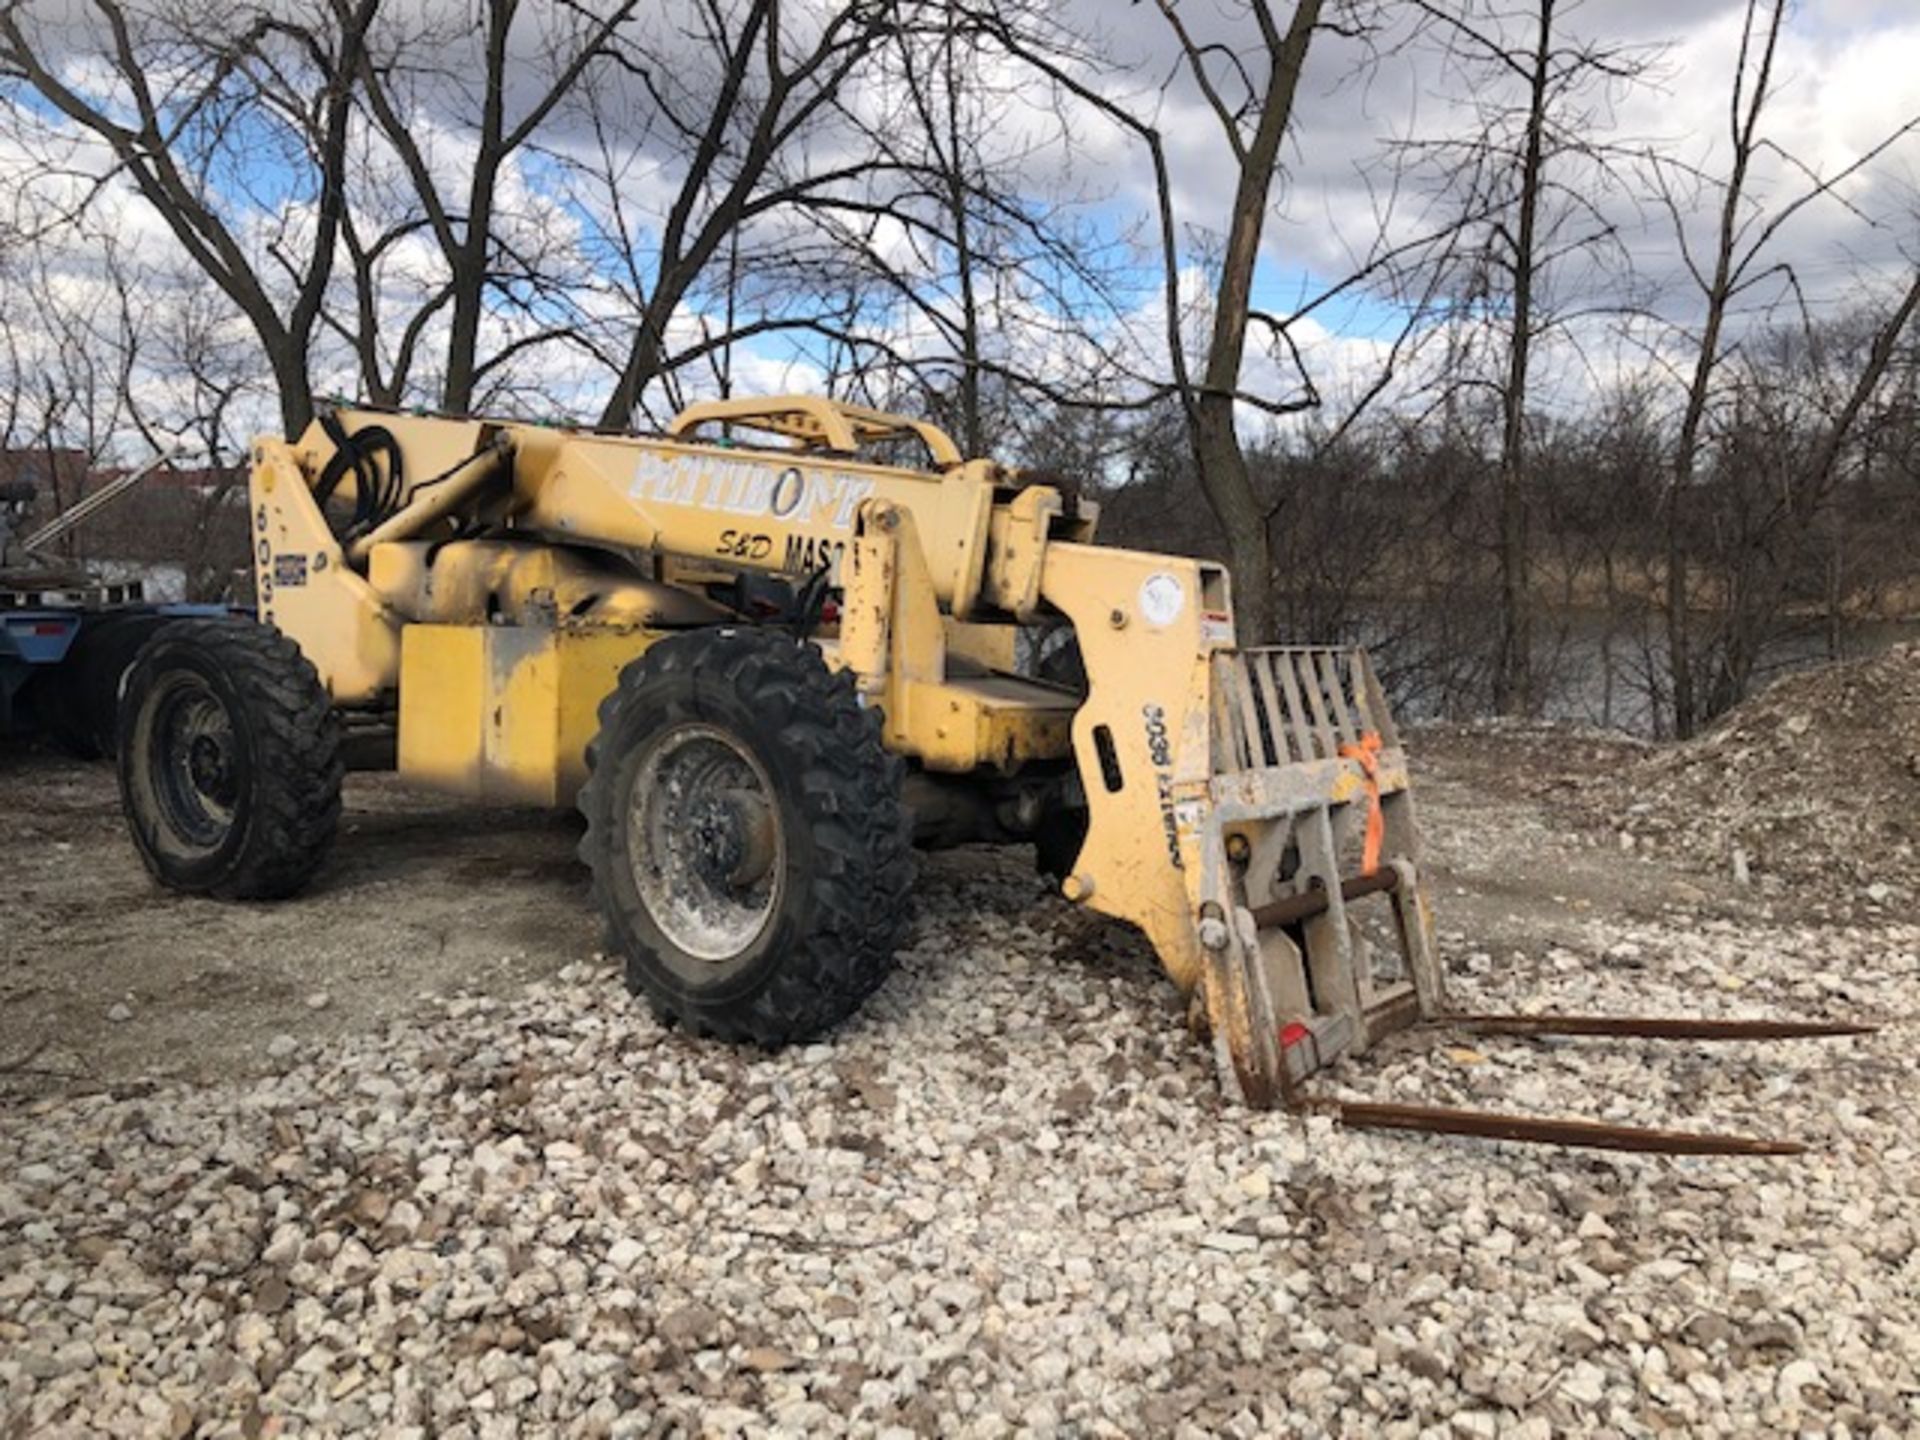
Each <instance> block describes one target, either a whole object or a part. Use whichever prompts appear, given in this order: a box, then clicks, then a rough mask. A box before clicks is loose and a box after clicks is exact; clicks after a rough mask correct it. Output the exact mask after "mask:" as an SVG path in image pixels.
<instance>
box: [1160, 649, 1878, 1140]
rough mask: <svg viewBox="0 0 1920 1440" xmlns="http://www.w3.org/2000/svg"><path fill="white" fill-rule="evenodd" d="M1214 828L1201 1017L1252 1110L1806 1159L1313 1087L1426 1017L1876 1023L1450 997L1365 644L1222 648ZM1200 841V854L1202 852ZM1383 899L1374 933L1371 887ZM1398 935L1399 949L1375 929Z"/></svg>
mask: <svg viewBox="0 0 1920 1440" xmlns="http://www.w3.org/2000/svg"><path fill="white" fill-rule="evenodd" d="M1213 666H1214V672H1213V676H1212V680H1213V685H1212V708H1213V714H1212V743H1213V752H1214V761H1213V775H1212V781H1211V784H1210V802H1211V805H1210V808H1211V811H1212V815H1211V823H1208V824H1203V825H1200V826H1198V827H1196V829H1197V831H1198V833H1197V835H1195V837H1194V838H1195V839H1197V841H1198V844H1197V846H1196V847H1195V849H1196V850H1197V852H1198V853H1197V856H1195V858H1197V859H1198V861H1199V863H1198V865H1194V864H1191V863H1189V865H1188V867H1187V878H1188V886H1189V892H1190V897H1191V898H1192V899H1193V901H1194V904H1195V906H1196V910H1197V912H1198V914H1199V916H1200V934H1201V943H1202V946H1203V948H1204V951H1205V964H1204V968H1203V970H1202V973H1201V984H1200V988H1199V990H1198V992H1197V993H1196V995H1195V1010H1196V1016H1195V1018H1196V1021H1197V1022H1198V1023H1200V1024H1202V1025H1203V1026H1204V1027H1205V1028H1206V1029H1207V1030H1208V1031H1210V1033H1211V1036H1212V1042H1213V1047H1214V1053H1215V1058H1216V1061H1217V1063H1218V1066H1219V1069H1220V1073H1221V1080H1222V1083H1223V1085H1224V1086H1225V1087H1226V1089H1227V1090H1228V1091H1229V1092H1230V1093H1233V1094H1236V1095H1237V1096H1238V1097H1239V1098H1241V1099H1243V1100H1244V1101H1246V1102H1247V1103H1248V1104H1250V1105H1254V1106H1257V1107H1260V1108H1270V1107H1273V1106H1276V1105H1284V1106H1286V1107H1287V1108H1289V1109H1292V1110H1299V1111H1308V1112H1313V1113H1320V1114H1330V1115H1333V1116H1334V1117H1336V1118H1337V1119H1338V1120H1339V1121H1340V1122H1341V1123H1343V1124H1347V1125H1353V1126H1357V1127H1361V1128H1368V1129H1386V1130H1418V1131H1426V1132H1429V1133H1439V1134H1448V1135H1471V1136H1480V1137H1484V1138H1488V1139H1498V1140H1519V1141H1528V1142H1533V1143H1539V1144H1549V1145H1570V1146H1582V1147H1590V1148H1600V1149H1609V1150H1639V1151H1654V1152H1659V1153H1663V1154H1675V1155H1792V1154H1798V1153H1800V1152H1801V1151H1803V1150H1804V1149H1805V1147H1804V1146H1803V1145H1800V1144H1798V1143H1796V1142H1794V1141H1789V1140H1771V1139H1753V1138H1748V1137H1745V1136H1737V1135H1718V1134H1701V1133H1694V1132H1690V1131H1678V1130H1657V1129H1646V1128H1640V1127H1634V1126H1624V1125H1610V1124H1603V1123H1599V1122H1595V1121H1589V1120H1575V1119H1561V1118H1553V1117H1540V1116H1516V1115H1502V1114H1493V1113H1488V1112H1483V1111H1476V1110H1456V1109H1447V1108H1442V1107H1433V1106H1418V1105H1397V1104H1371V1103H1360V1102H1355V1101H1345V1100H1337V1099H1333V1098H1330V1097H1319V1096H1314V1095H1312V1094H1310V1093H1309V1092H1308V1089H1307V1081H1308V1080H1309V1079H1310V1077H1312V1076H1313V1075H1314V1073H1315V1072H1317V1071H1319V1070H1321V1069H1323V1068H1325V1067H1326V1066H1328V1065H1330V1064H1332V1063H1333V1062H1334V1061H1335V1060H1337V1059H1339V1058H1340V1057H1341V1056H1343V1055H1348V1054H1355V1055H1358V1054H1363V1053H1365V1052H1366V1051H1367V1050H1368V1049H1369V1048H1371V1047H1372V1046H1373V1045H1374V1044H1376V1043H1377V1042H1378V1041H1380V1040H1381V1039H1382V1038H1384V1037H1385V1036H1387V1035H1389V1034H1392V1033H1394V1032H1396V1031H1399V1030H1404V1029H1408V1028H1410V1027H1412V1026H1413V1025H1415V1024H1420V1023H1426V1024H1431V1025H1437V1026H1444V1027H1448V1028H1452V1029H1458V1030H1465V1031H1469V1032H1472V1033H1476V1034H1482V1035H1517V1036H1526V1037H1547V1036H1607V1037H1616V1038H1634V1039H1655V1040H1705V1041H1724V1040H1781V1039H1795V1038H1807V1037H1824V1036H1838V1035H1861V1034H1867V1033H1870V1032H1871V1030H1872V1029H1873V1027H1872V1026H1869V1025H1850V1024H1830V1023H1825V1022H1817V1021H1796V1020H1710V1019H1692V1018H1663V1017H1647V1016H1599V1015H1469V1014H1458V1013H1454V1012H1452V1011H1450V1010H1449V1009H1448V1007H1447V1005H1446V999H1445V992H1444V984H1443V980H1442V975H1441V971H1440V967H1439V965H1438V963H1437V962H1436V960H1435V957H1434V948H1433V918H1432V912H1431V910H1430V908H1429V906H1428V903H1427V896H1426V891H1425V889H1424V887H1423V885H1422V881H1421V872H1420V866H1419V832H1418V828H1417V826H1416V824H1415V821H1414V813H1413V797H1412V794H1411V792H1410V789H1409V785H1408V777H1407V762H1406V754H1405V752H1404V750H1403V749H1402V748H1401V744H1400V738H1399V735H1398V733H1397V731H1396V730H1395V728H1394V724H1393V717H1392V716H1391V714H1389V712H1388V709H1387V705H1386V699H1385V696H1384V694H1383V693H1382V691H1381V689H1380V684H1379V681H1378V679H1377V678H1376V677H1375V675H1374V672H1373V667H1372V665H1371V664H1370V662H1369V661H1368V659H1367V657H1366V655H1365V653H1364V652H1362V651H1358V650H1350V651H1343V650H1332V649H1318V648H1293V647H1288V648H1275V649H1260V650H1242V651H1222V652H1218V653H1216V655H1215V657H1214V660H1213ZM1189 853H1190V854H1192V853H1193V852H1192V851H1190V852H1189ZM1370 897H1382V898H1384V900H1385V903H1386V906H1387V910H1388V915H1387V917H1386V918H1387V920H1388V922H1389V923H1388V924H1387V925H1386V926H1384V927H1375V930H1374V932H1373V934H1372V935H1370V934H1369V931H1368V929H1367V928H1366V927H1364V926H1363V925H1362V924H1361V923H1359V922H1360V920H1361V919H1362V917H1363V912H1362V911H1361V910H1360V909H1359V906H1358V904H1357V902H1362V901H1366V900H1368V899H1369V898H1370ZM1383 931H1384V933H1385V934H1387V935H1388V936H1389V937H1390V939H1391V945H1390V946H1389V945H1384V944H1380V943H1376V940H1375V938H1374V935H1379V934H1381V933H1382V932H1383Z"/></svg>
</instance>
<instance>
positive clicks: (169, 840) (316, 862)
mask: <svg viewBox="0 0 1920 1440" xmlns="http://www.w3.org/2000/svg"><path fill="white" fill-rule="evenodd" d="M183 693H184V694H189V695H191V696H192V697H193V698H194V700H195V702H196V703H199V704H202V705H203V707H208V708H213V709H217V712H218V713H219V714H221V715H223V716H224V718H225V722H226V725H227V727H228V735H229V743H228V748H227V749H226V750H225V751H223V759H224V763H223V765H222V767H221V772H222V783H223V785H224V786H227V787H230V793H231V803H230V804H227V805H223V807H222V808H223V809H227V810H229V811H230V815H229V816H226V817H213V818H212V819H211V820H209V822H208V823H207V825H205V826H204V827H202V829H201V832H200V833H198V834H194V833H189V830H188V828H187V827H186V825H185V824H183V822H182V821H181V820H180V818H179V817H180V814H181V811H180V808H179V802H178V801H170V800H169V798H168V796H169V794H170V793H172V792H171V788H170V787H177V786H178V784H179V782H178V780H177V779H170V778H169V777H168V775H167V774H166V772H165V770H164V768H163V767H161V766H160V764H159V762H160V761H161V760H162V759H163V756H162V753H161V752H162V751H163V750H164V749H165V745H164V740H165V735H164V730H163V729H162V733H156V728H157V727H163V726H164V718H163V717H164V715H165V713H166V707H167V706H168V705H169V704H173V703H176V700H177V697H179V696H180V695H182V694H183ZM119 770H120V802H121V807H122V809H123V810H124V812H125V814H126V817H127V826H128V829H129V830H130V831H131V832H132V835H133V843H134V847H135V848H136V849H137V850H138V851H139V852H140V858H141V859H142V860H143V861H145V862H146V866H147V869H148V870H149V871H150V872H151V873H152V875H153V877H154V879H156V880H158V881H159V882H160V883H161V884H162V885H165V886H166V887H168V888H169V889H172V890H184V891H188V892H191V893H194V894H203V895H213V896H217V897H219V898H221V899H224V900H277V899H281V898H283V897H285V896H288V895H291V894H293V893H294V892H295V891H297V890H299V889H300V888H301V887H302V886H304V885H305V884H306V883H307V882H308V881H309V880H311V879H312V878H313V875H314V873H315V872H316V871H317V870H318V869H319V868H320V865H321V862H322V861H323V860H324V859H325V858H326V854H327V851H328V850H329V849H330V848H331V846H332V845H333V837H334V832H335V830H336V829H337V828H338V826H339V821H340V779H341V774H342V766H341V763H340V723H339V720H338V718H337V717H336V716H335V714H334V712H333V706H332V703H331V701H330V700H329V699H328V697H327V692H326V690H325V688H324V687H323V686H322V685H321V683H320V676H319V674H318V672H317V671H315V670H314V668H313V665H312V664H311V663H310V662H309V661H308V660H307V658H306V656H304V655H302V654H301V653H300V648H299V646H297V645H295V644H294V643H293V642H292V641H291V640H289V639H287V637H286V636H284V635H282V634H281V633H280V632H279V631H277V630H274V629H272V628H270V627H268V626H265V625H259V624H255V623H254V622H252V621H248V620H178V621H175V622H174V623H173V624H171V625H168V626H167V627H166V628H164V629H163V630H161V631H159V632H158V633H157V634H156V635H154V637H153V638H152V639H151V640H150V641H148V642H147V644H146V646H145V647H144V648H143V649H142V650H141V651H140V654H139V657H138V658H137V659H136V660H135V661H134V663H133V668H132V669H131V670H129V671H128V672H127V680H126V689H125V692H124V694H123V695H122V698H121V704H120V736H119ZM189 783H196V782H189ZM196 818H197V817H196Z"/></svg>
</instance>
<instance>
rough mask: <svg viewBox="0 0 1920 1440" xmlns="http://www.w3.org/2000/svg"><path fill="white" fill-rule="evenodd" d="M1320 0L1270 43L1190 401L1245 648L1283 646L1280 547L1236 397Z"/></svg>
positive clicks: (1311, 1)
mask: <svg viewBox="0 0 1920 1440" xmlns="http://www.w3.org/2000/svg"><path fill="white" fill-rule="evenodd" d="M1319 18H1320V0H1300V3H1299V4H1298V5H1297V6H1296V7H1295V9H1294V12H1293V20H1292V22H1291V23H1290V24H1289V25H1288V26H1287V31H1286V34H1285V36H1284V37H1281V38H1280V40H1279V43H1278V44H1277V45H1270V49H1269V54H1270V56H1271V62H1272V67H1273V68H1272V69H1271V71H1270V72H1269V73H1268V76H1267V85H1266V91H1265V94H1264V95H1263V96H1262V97H1261V105H1260V123H1259V125H1258V126H1257V127H1255V130H1254V133H1253V138H1252V140H1251V141H1250V142H1249V143H1248V145H1247V147H1246V152H1245V154H1244V155H1242V156H1241V157H1240V175H1239V183H1238V184H1237V185H1236V186H1235V187H1234V196H1233V218H1232V221H1231V223H1230V224H1229V226H1228V230H1227V248H1226V253H1225V254H1224V256H1222V258H1221V263H1220V283H1219V285H1218V287H1217V288H1216V290H1215V292H1214V306H1213V331H1212V334H1211V336H1210V337H1209V343H1208V345H1207V363H1206V370H1205V379H1204V381H1203V382H1202V385H1201V388H1200V391H1199V393H1198V394H1197V395H1195V396H1193V397H1192V399H1191V400H1190V401H1189V404H1188V409H1187V413H1188V422H1187V423H1188V426H1189V428H1190V430H1191V432H1192V434H1191V440H1192V445H1193V459H1194V464H1195V465H1196V466H1197V467H1198V469H1199V472H1200V488H1201V490H1202V491H1203V492H1204V493H1205V494H1206V497H1207V502H1208V504H1210V505H1211V506H1212V507H1213V513H1214V515H1215V516H1216V517H1217V518H1218V519H1219V521H1220V525H1221V528H1222V529H1223V530H1225V531H1226V537H1227V556H1228V560H1229V561H1230V563H1231V564H1232V566H1233V575H1234V581H1235V593H1234V609H1235V611H1236V613H1237V624H1236V626H1235V629H1236V630H1237V632H1238V639H1239V642H1240V643H1241V644H1242V645H1263V644H1267V643H1269V642H1271V641H1272V640H1274V639H1275V638H1276V637H1275V634H1274V604H1273V578H1274V577H1273V543H1272V540H1271V538H1270V537H1269V536H1268V534H1267V520H1266V514H1265V512H1264V510H1263V509H1262V508H1261V505H1260V501H1259V498H1258V497H1257V496H1256V495H1255V494H1254V492H1253V477H1252V475H1251V473H1250V472H1249V471H1248V469H1247V457H1246V453H1245V451H1243V450H1242V449H1241V448H1240V435H1239V432H1238V431H1237V430H1236V429H1235V428H1234V415H1233V410H1234V395H1235V393H1236V392H1237V391H1238V390H1239V388H1240V367H1241V362H1242V361H1243V360H1244V359H1245V357H1246V351H1247V322H1248V318H1249V315H1250V312H1251V309H1252V297H1253V272H1254V267H1255V266H1256V265H1257V264H1258V263H1259V259H1260V232H1261V229H1262V227H1263V225H1264V224H1265V221H1266V216H1267V204H1268V200H1269V195H1270V192H1271V190H1272V188H1273V176H1274V172H1275V170H1276V169H1277V167H1278V165H1279V159H1280V142H1281V141H1282V140H1283V139H1284V138H1285V137H1286V133H1287V125H1288V123H1289V121H1290V120H1291V119H1292V116H1293V97H1294V93H1295V91H1296V90H1297V89H1298V88H1299V85H1300V71H1301V67H1302V66H1304V65H1305V64H1306V60H1307V45H1308V42H1309V41H1311V40H1312V38H1313V27H1314V26H1315V24H1317V23H1318V22H1319Z"/></svg>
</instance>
